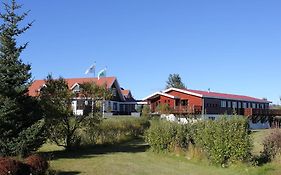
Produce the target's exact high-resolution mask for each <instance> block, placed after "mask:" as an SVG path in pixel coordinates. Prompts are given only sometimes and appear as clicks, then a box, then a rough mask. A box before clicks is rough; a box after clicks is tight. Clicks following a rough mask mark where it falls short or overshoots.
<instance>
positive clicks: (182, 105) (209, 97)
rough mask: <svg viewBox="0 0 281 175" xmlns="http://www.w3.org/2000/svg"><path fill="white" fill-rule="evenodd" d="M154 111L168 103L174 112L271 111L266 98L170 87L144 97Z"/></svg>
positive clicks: (240, 112)
mask: <svg viewBox="0 0 281 175" xmlns="http://www.w3.org/2000/svg"><path fill="white" fill-rule="evenodd" d="M144 100H145V101H147V102H148V105H150V108H151V110H152V112H157V106H158V105H164V104H166V105H168V106H169V107H170V109H171V112H172V113H174V114H212V115H221V114H238V115H246V116H250V115H253V114H254V113H261V114H262V113H264V114H267V113H268V112H269V110H268V109H269V104H270V103H271V102H270V101H268V100H265V99H259V98H254V97H249V96H244V95H234V94H225V93H218V92H211V91H200V90H192V89H177V88H170V89H167V90H165V91H161V92H156V93H154V94H151V95H149V96H148V97H146V98H145V99H144Z"/></svg>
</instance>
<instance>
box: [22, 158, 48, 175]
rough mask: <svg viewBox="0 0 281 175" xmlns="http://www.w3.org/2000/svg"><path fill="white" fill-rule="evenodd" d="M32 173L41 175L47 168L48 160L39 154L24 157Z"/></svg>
mask: <svg viewBox="0 0 281 175" xmlns="http://www.w3.org/2000/svg"><path fill="white" fill-rule="evenodd" d="M25 163H26V164H27V165H28V166H29V167H30V169H31V172H32V174H33V175H43V174H45V172H46V171H47V169H48V168H49V164H48V162H47V161H46V160H45V159H44V158H43V157H41V156H39V155H31V156H29V157H27V158H26V159H25Z"/></svg>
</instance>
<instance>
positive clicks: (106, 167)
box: [40, 131, 281, 175]
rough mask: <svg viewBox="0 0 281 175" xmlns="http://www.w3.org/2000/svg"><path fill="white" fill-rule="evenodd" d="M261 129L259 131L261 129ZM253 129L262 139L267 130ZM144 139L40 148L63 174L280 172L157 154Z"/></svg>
mask: <svg viewBox="0 0 281 175" xmlns="http://www.w3.org/2000/svg"><path fill="white" fill-rule="evenodd" d="M259 132H260V133H259ZM259 132H255V133H254V135H253V136H254V139H260V137H263V136H262V135H263V134H266V133H267V131H259ZM147 149H148V146H147V145H146V144H145V143H144V142H143V140H141V139H138V140H134V141H132V142H129V143H125V144H119V145H111V146H95V147H91V148H84V149H79V150H74V151H69V152H66V151H63V150H62V149H61V148H60V147H56V146H54V145H50V144H47V145H45V146H44V147H42V149H41V150H40V151H41V152H45V153H46V154H48V155H49V156H50V157H51V158H52V159H53V160H51V161H50V164H51V168H52V169H53V170H56V171H58V172H59V173H58V174H60V175H63V174H67V175H75V174H79V175H80V174H81V175H82V174H90V175H91V174H93V175H95V174H96V175H171V174H173V175H204V174H206V175H220V174H222V175H243V174H245V175H256V174H260V175H263V174H272V175H273V174H274V175H277V174H279V173H281V171H280V168H278V166H277V165H273V164H266V165H263V166H261V167H253V166H246V165H237V166H234V167H229V168H221V167H216V166H211V165H208V164H207V163H206V162H204V161H203V162H196V161H191V160H188V159H187V158H186V157H185V156H176V155H171V154H156V153H152V152H150V151H149V150H147Z"/></svg>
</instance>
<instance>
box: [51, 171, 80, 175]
mask: <svg viewBox="0 0 281 175" xmlns="http://www.w3.org/2000/svg"><path fill="white" fill-rule="evenodd" d="M80 173H81V172H79V171H60V172H57V173H56V175H77V174H80Z"/></svg>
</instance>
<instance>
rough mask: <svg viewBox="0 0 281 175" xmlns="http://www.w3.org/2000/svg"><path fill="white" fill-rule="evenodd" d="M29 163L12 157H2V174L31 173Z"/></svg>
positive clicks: (22, 174)
mask: <svg viewBox="0 0 281 175" xmlns="http://www.w3.org/2000/svg"><path fill="white" fill-rule="evenodd" d="M30 173H31V172H30V168H29V167H28V165H26V164H24V163H22V162H20V161H18V160H14V159H12V158H8V157H6V158H0V175H10V174H12V175H30Z"/></svg>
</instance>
